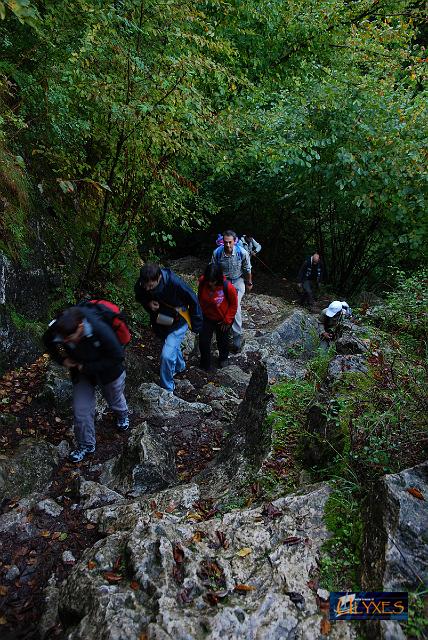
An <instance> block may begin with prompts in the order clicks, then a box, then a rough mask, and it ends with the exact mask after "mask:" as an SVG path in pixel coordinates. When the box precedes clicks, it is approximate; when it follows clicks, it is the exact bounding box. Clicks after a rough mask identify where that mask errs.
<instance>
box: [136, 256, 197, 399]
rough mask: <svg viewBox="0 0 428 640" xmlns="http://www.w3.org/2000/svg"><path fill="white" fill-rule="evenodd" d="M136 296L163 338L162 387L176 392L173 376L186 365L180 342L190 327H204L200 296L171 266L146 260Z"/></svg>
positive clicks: (155, 330)
mask: <svg viewBox="0 0 428 640" xmlns="http://www.w3.org/2000/svg"><path fill="white" fill-rule="evenodd" d="M134 291H135V299H136V301H137V302H140V303H141V304H142V305H143V307H144V309H145V310H146V311H147V312H148V314H149V315H150V324H151V326H152V329H153V331H154V332H155V334H156V335H157V336H158V337H159V338H160V339H161V340H162V342H163V347H162V353H161V361H160V383H161V387H163V388H164V389H166V390H167V391H168V392H169V393H170V394H173V392H174V388H175V384H174V376H175V374H177V373H181V372H182V371H184V369H185V368H186V363H185V362H184V358H183V355H182V353H181V343H182V342H183V340H184V336H185V335H186V332H187V330H188V329H189V328H190V329H191V330H192V331H193V332H194V333H199V332H200V331H201V329H202V311H201V307H200V306H199V302H198V298H197V297H196V294H195V292H194V291H192V289H191V288H190V287H189V285H188V284H186V283H185V282H184V280H182V279H181V278H179V277H178V276H177V275H176V274H175V273H174V272H173V271H172V270H171V269H161V268H160V266H159V265H157V264H152V263H147V264H145V265H144V266H143V267H142V268H141V271H140V277H139V279H138V280H137V282H136V283H135V287H134Z"/></svg>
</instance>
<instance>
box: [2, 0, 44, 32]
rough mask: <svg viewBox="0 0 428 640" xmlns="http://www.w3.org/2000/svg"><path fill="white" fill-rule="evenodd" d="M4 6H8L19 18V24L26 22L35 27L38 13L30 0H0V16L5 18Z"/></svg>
mask: <svg viewBox="0 0 428 640" xmlns="http://www.w3.org/2000/svg"><path fill="white" fill-rule="evenodd" d="M6 8H8V9H9V10H10V11H11V12H12V13H13V14H14V15H15V16H16V17H17V18H18V20H19V22H20V23H21V24H28V25H30V26H33V27H35V26H36V25H37V24H38V22H39V20H40V15H39V12H38V11H37V9H36V8H35V7H34V5H33V4H32V3H31V2H30V0H5V1H4V2H3V1H2V2H0V18H1V19H2V20H4V19H5V18H6Z"/></svg>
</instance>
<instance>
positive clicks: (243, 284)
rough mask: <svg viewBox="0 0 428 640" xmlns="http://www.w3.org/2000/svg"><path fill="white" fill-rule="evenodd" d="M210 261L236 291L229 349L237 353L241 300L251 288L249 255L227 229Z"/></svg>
mask: <svg viewBox="0 0 428 640" xmlns="http://www.w3.org/2000/svg"><path fill="white" fill-rule="evenodd" d="M211 262H212V264H217V265H218V266H221V268H222V269H223V273H224V275H225V276H226V278H227V279H228V280H229V282H231V283H232V284H233V286H234V287H235V289H236V290H237V292H238V308H237V311H236V314H235V319H234V321H233V325H232V347H231V351H232V353H239V351H241V349H242V347H243V345H244V340H243V338H242V312H241V300H242V298H243V296H244V294H245V293H246V292H247V291H248V292H250V291H251V290H252V288H253V281H252V275H251V262H250V256H249V255H248V252H247V251H246V250H245V249H244V248H243V247H242V246H241V245H239V244H238V240H237V236H236V233H235V232H234V231H232V230H231V229H228V230H227V231H225V232H224V233H223V244H222V245H220V246H218V247H217V248H216V249H214V251H213V255H212V259H211Z"/></svg>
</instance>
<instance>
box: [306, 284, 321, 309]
mask: <svg viewBox="0 0 428 640" xmlns="http://www.w3.org/2000/svg"><path fill="white" fill-rule="evenodd" d="M318 288H319V287H318V282H316V280H304V281H303V294H302V304H309V305H310V306H312V305H313V304H314V301H315V300H314V298H315V296H316V295H317V294H318Z"/></svg>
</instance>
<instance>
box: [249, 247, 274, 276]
mask: <svg viewBox="0 0 428 640" xmlns="http://www.w3.org/2000/svg"><path fill="white" fill-rule="evenodd" d="M254 258H257V260H258V261H259V262H261V263H262V265H263V266H264V267H266V269H268V270H269V271H270V272H271V274H272V275H273V276H275V278H279V275H278V274H277V273H275V272H274V271H272V269H271V268H270V267H269V266H268V265H267V264H266V263H265V262H263V260H262V259H261V258H259V256H258V255H257V253H255V254H254Z"/></svg>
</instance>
